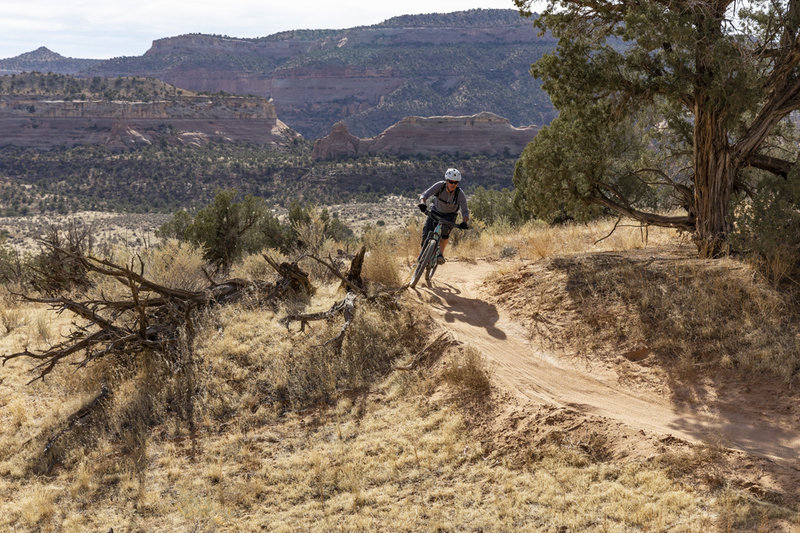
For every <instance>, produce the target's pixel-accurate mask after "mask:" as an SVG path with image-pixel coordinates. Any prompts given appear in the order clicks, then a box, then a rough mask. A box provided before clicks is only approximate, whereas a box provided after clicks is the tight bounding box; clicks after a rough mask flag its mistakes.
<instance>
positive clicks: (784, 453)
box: [411, 263, 800, 470]
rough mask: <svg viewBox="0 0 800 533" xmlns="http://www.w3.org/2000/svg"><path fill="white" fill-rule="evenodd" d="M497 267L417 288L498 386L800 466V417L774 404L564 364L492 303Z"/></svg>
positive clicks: (446, 273) (450, 274)
mask: <svg viewBox="0 0 800 533" xmlns="http://www.w3.org/2000/svg"><path fill="white" fill-rule="evenodd" d="M494 269H495V266H493V265H492V264H489V263H477V264H466V263H450V264H446V265H444V266H443V267H441V268H440V269H439V271H438V272H437V275H436V279H434V282H433V284H432V286H430V287H427V286H425V284H424V282H423V283H420V284H419V285H418V287H417V289H411V291H412V292H414V291H415V290H416V292H417V294H418V295H419V297H420V299H422V300H423V301H426V302H427V303H428V304H429V305H430V306H431V308H432V309H433V310H434V313H436V314H438V315H439V316H440V317H441V319H442V320H443V322H444V323H445V324H447V328H448V330H449V331H450V332H451V333H452V334H453V335H454V336H455V338H456V339H457V340H459V341H461V342H463V343H465V344H469V345H471V346H474V347H475V348H477V349H478V350H480V351H481V352H482V353H483V355H484V356H485V357H486V358H487V359H488V360H489V361H490V363H491V364H492V365H493V367H494V376H495V379H496V381H497V382H498V384H499V385H500V386H501V387H503V388H505V389H506V390H507V391H509V392H511V393H512V394H514V395H516V396H517V397H518V398H520V399H522V400H527V401H531V402H534V403H538V404H546V405H555V406H560V407H570V408H572V409H574V410H577V411H579V412H582V413H585V414H587V415H597V416H601V417H606V418H609V419H613V420H616V421H619V422H621V423H623V424H625V425H627V426H629V427H631V428H633V429H636V430H643V431H645V432H647V433H649V434H656V435H663V436H664V437H666V438H669V436H672V437H675V438H678V439H682V440H685V441H688V442H692V443H698V442H709V441H711V442H716V443H721V444H722V445H724V446H726V447H728V448H731V449H734V450H740V451H743V452H746V453H749V454H754V455H756V456H760V457H763V458H766V459H769V460H771V461H774V462H775V463H777V464H780V465H782V466H783V467H788V468H790V469H794V470H798V469H800V420H797V414H796V413H795V412H794V411H792V412H788V413H785V414H784V413H780V412H776V411H775V410H773V409H770V405H769V403H770V399H769V398H768V397H766V396H765V398H764V403H763V404H761V405H759V404H758V403H757V402H756V403H753V396H752V395H750V396H748V398H747V399H743V400H742V401H734V402H731V401H727V400H725V401H723V399H719V401H714V402H712V403H700V402H697V401H696V400H695V401H694V402H683V403H677V402H676V401H674V400H673V399H671V398H670V397H667V396H665V395H664V394H662V393H659V392H657V391H650V392H647V391H644V392H643V391H633V390H630V389H628V388H627V387H625V386H624V385H621V384H620V383H619V380H617V379H614V378H613V377H612V376H610V375H600V374H596V375H589V374H588V373H587V371H586V370H585V369H580V368H576V367H574V366H571V365H570V364H569V363H568V362H562V361H559V360H557V359H556V358H555V357H553V356H551V355H550V354H547V353H544V352H543V351H542V350H540V349H538V348H536V347H534V346H532V345H531V344H530V343H529V342H528V341H527V336H526V334H525V331H524V329H523V327H522V326H521V325H520V324H518V323H516V322H514V321H513V320H511V319H510V318H509V317H507V316H505V315H504V313H503V311H502V310H501V309H499V308H497V307H496V306H494V305H492V304H489V303H487V302H488V301H490V299H489V298H488V297H487V295H486V294H485V293H484V292H483V291H484V290H485V289H484V288H483V287H482V285H483V280H484V279H485V278H486V276H487V275H489V274H491V273H492V272H493V271H494Z"/></svg>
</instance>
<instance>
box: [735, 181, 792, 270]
mask: <svg viewBox="0 0 800 533" xmlns="http://www.w3.org/2000/svg"><path fill="white" fill-rule="evenodd" d="M798 172H800V171H795V172H794V173H793V175H792V176H790V177H789V178H788V179H784V178H780V177H777V176H767V177H765V178H763V179H762V181H761V183H760V184H759V187H758V190H757V193H756V194H755V195H754V196H753V197H752V199H749V200H747V201H745V202H742V204H741V205H739V206H738V208H737V209H736V210H735V213H736V217H735V225H734V228H735V229H734V232H733V234H732V242H733V244H734V246H735V247H736V248H737V249H739V250H741V251H744V252H746V253H748V254H750V255H751V257H753V258H754V259H755V261H756V264H757V265H758V266H759V268H760V270H761V271H762V272H763V273H764V274H765V275H766V276H767V278H768V279H769V280H770V281H772V282H773V283H776V284H778V283H780V282H781V281H784V280H786V279H793V280H795V282H800V277H798V275H799V274H800V176H798Z"/></svg>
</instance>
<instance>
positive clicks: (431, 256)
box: [408, 210, 467, 288]
mask: <svg viewBox="0 0 800 533" xmlns="http://www.w3.org/2000/svg"><path fill="white" fill-rule="evenodd" d="M425 212H426V213H428V214H429V215H430V216H431V217H432V218H433V219H434V220H435V221H436V226H434V228H433V231H429V232H428V235H427V236H426V237H425V244H424V245H423V246H422V250H420V252H419V257H418V258H417V265H416V266H415V267H414V272H413V273H412V274H411V281H410V282H409V284H408V286H409V287H412V288H413V287H416V285H417V282H418V281H419V280H420V278H421V277H422V273H423V272H425V281H427V282H428V283H430V281H431V279H432V278H433V274H434V273H435V272H436V268H437V267H438V266H439V261H438V257H439V241H441V240H442V225H448V226H450V227H457V228H461V229H467V226H466V223H464V222H462V223H461V224H454V223H453V222H449V221H447V220H445V219H443V218H442V217H440V216H438V215H437V214H436V213H434V212H433V211H430V210H426V211H425Z"/></svg>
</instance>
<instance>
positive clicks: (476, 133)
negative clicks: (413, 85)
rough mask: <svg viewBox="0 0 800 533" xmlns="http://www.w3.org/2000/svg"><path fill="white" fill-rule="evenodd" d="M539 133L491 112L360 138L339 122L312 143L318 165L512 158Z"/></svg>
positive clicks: (416, 122) (407, 122) (409, 121)
mask: <svg viewBox="0 0 800 533" xmlns="http://www.w3.org/2000/svg"><path fill="white" fill-rule="evenodd" d="M538 131H539V128H538V127H536V126H529V127H523V128H517V127H514V126H512V125H511V123H510V122H509V121H508V120H507V119H505V118H503V117H499V116H497V115H495V114H493V113H487V112H484V113H478V114H476V115H469V116H452V117H446V116H441V117H406V118H404V119H403V120H401V121H400V122H398V123H397V124H394V125H393V126H390V127H389V128H387V129H386V130H385V131H383V132H382V133H381V134H379V135H377V136H376V137H371V138H367V139H361V138H359V137H356V136H355V135H353V134H351V133H350V132H349V131H348V129H347V126H346V125H345V124H344V123H343V122H339V123H337V124H336V125H334V127H333V129H332V130H331V133H330V134H328V135H326V136H325V137H323V138H322V139H319V140H317V141H316V142H315V143H314V149H313V151H312V157H313V158H314V159H315V160H317V161H323V160H331V159H342V158H347V157H357V156H361V155H371V154H386V155H398V156H431V155H442V154H452V155H455V154H464V155H466V154H473V155H476V154H480V155H489V156H498V155H505V156H516V155H518V154H520V153H521V152H522V150H523V149H524V148H525V146H527V144H528V143H529V142H531V140H533V138H534V137H535V136H536V133H537V132H538Z"/></svg>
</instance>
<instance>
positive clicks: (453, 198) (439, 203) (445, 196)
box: [419, 168, 469, 265]
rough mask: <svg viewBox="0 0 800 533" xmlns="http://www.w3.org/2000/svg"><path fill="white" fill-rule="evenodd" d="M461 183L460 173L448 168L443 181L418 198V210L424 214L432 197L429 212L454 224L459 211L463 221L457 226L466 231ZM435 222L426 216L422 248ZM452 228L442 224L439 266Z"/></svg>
mask: <svg viewBox="0 0 800 533" xmlns="http://www.w3.org/2000/svg"><path fill="white" fill-rule="evenodd" d="M460 182H461V172H459V171H458V169H455V168H448V169H447V171H446V172H445V173H444V180H443V181H437V182H436V183H434V184H433V185H431V186H430V188H429V189H428V190H427V191H425V192H424V193H422V194H421V195H420V196H419V209H420V211H422V212H423V213H426V212H427V210H428V208H427V204H426V202H427V201H428V198H430V197H431V196H432V197H433V204H432V206H431V210H432V211H433V212H434V213H436V214H437V215H438V216H439V217H441V218H443V219H445V220H447V221H448V222H451V223H453V224H455V222H456V217H457V216H458V211H459V209H460V210H461V218H462V219H463V221H462V222H461V224H459V225H458V227H459V228H461V229H467V227H468V226H467V222H469V208H468V207H467V195H466V194H464V191H462V190H461V187H459V183H460ZM435 226H436V220H434V218H433V217H431V215H430V213H429V214H428V218H427V220H425V226H424V227H423V228H422V246H425V237H426V236H427V235H428V232H430V231H433V228H434V227H435ZM451 229H452V226H450V225H448V224H442V239H441V240H440V241H439V256H438V257H437V258H436V260H437V262H438V263H439V264H440V265H441V264H444V249H445V248H446V247H447V239H448V238H449V237H450V230H451Z"/></svg>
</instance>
